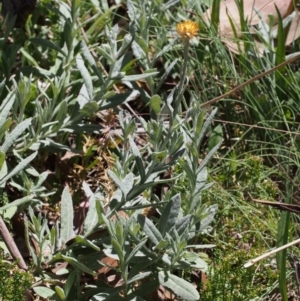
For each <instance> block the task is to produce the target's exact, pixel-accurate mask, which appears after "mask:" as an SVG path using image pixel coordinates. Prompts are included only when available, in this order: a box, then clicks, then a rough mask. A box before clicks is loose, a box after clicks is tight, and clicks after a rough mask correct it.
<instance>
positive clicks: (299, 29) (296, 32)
mask: <svg viewBox="0 0 300 301" xmlns="http://www.w3.org/2000/svg"><path fill="white" fill-rule="evenodd" d="M275 27H277V25H276V26H275ZM299 37H300V11H299V9H298V10H297V11H296V14H295V17H294V18H293V20H292V23H291V26H290V29H289V32H288V36H287V38H286V41H285V45H286V46H288V45H290V44H292V43H293V42H294V41H295V40H297V39H298V38H299Z"/></svg>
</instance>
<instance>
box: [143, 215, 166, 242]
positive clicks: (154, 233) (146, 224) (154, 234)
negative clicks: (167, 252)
mask: <svg viewBox="0 0 300 301" xmlns="http://www.w3.org/2000/svg"><path fill="white" fill-rule="evenodd" d="M138 222H139V223H140V225H141V226H142V228H143V230H144V231H145V233H146V235H147V236H148V237H149V239H150V240H151V241H152V242H153V243H154V244H155V245H157V244H159V242H160V241H161V240H162V239H163V237H162V235H161V234H160V232H159V231H158V230H157V228H156V227H155V225H154V224H153V223H152V221H151V220H150V219H148V218H147V217H145V216H144V215H142V214H139V215H138Z"/></svg>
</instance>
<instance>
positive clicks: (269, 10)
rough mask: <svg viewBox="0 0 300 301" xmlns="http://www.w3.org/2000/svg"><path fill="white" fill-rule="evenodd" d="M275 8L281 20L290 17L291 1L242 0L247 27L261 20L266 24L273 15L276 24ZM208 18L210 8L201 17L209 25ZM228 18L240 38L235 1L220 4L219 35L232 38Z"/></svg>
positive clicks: (238, 14)
mask: <svg viewBox="0 0 300 301" xmlns="http://www.w3.org/2000/svg"><path fill="white" fill-rule="evenodd" d="M276 6H277V8H278V10H279V12H280V14H281V17H282V18H284V17H286V16H288V15H290V14H291V13H292V11H293V10H294V3H293V0H244V16H245V19H246V20H247V21H248V25H257V24H258V23H259V21H260V20H261V18H262V19H263V20H264V21H265V22H266V23H268V22H269V15H273V16H274V21H275V23H277V20H278V16H277V11H276ZM210 16H211V8H210V9H208V10H207V11H206V12H205V13H204V14H203V15H202V19H203V21H204V22H206V23H207V24H209V23H210ZM229 17H230V18H231V20H232V22H233V23H234V24H235V29H236V31H237V33H238V35H239V36H241V29H240V13H239V9H238V7H237V4H236V0H227V1H224V2H222V3H221V4H220V24H219V34H220V36H222V37H233V36H234V35H233V30H232V27H231V24H230V18H229Z"/></svg>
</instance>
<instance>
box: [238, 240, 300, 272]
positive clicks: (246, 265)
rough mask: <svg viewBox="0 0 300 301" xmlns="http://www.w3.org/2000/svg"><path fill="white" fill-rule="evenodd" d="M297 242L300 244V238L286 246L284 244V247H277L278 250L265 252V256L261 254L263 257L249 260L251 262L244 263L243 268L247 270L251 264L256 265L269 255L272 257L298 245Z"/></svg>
mask: <svg viewBox="0 0 300 301" xmlns="http://www.w3.org/2000/svg"><path fill="white" fill-rule="evenodd" d="M299 242H300V238H298V239H296V240H294V241H292V242H290V243H288V244H286V245H283V246H281V247H279V248H277V249H274V250H272V251H269V252H267V253H265V254H263V255H260V256H258V257H256V258H254V259H251V260H249V261H248V262H246V263H245V264H244V268H249V267H251V266H252V265H253V264H255V263H257V262H258V261H260V260H262V259H265V258H267V257H269V256H271V255H273V254H276V253H277V252H280V251H282V250H284V249H287V248H288V247H291V246H293V245H296V244H297V243H299Z"/></svg>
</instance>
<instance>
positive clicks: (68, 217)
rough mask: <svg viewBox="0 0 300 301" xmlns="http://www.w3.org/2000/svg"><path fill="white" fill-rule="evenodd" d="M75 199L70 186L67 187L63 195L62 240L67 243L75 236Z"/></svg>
mask: <svg viewBox="0 0 300 301" xmlns="http://www.w3.org/2000/svg"><path fill="white" fill-rule="evenodd" d="M73 218H74V212H73V201H72V197H71V194H70V192H69V187H65V189H64V191H63V193H62V197H61V241H62V243H63V244H65V243H66V242H67V241H68V240H69V239H71V238H73V237H74V236H75V235H74V231H73Z"/></svg>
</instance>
